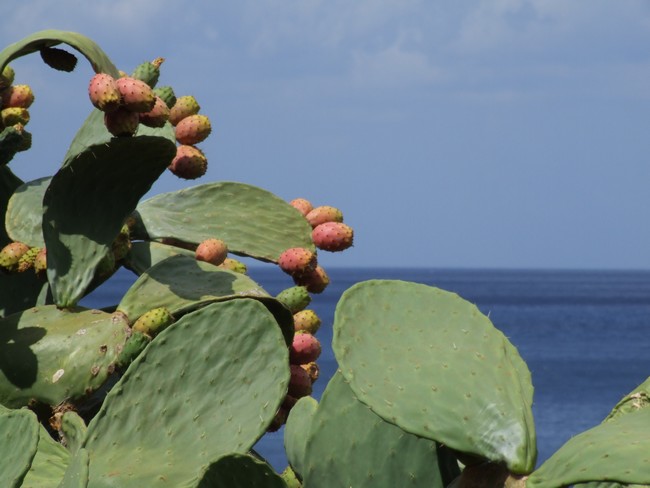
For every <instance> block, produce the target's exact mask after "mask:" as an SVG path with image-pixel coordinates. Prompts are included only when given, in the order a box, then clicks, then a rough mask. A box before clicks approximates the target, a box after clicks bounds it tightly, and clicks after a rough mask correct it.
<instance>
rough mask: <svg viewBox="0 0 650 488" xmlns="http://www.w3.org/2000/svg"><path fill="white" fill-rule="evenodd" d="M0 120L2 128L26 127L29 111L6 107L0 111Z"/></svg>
mask: <svg viewBox="0 0 650 488" xmlns="http://www.w3.org/2000/svg"><path fill="white" fill-rule="evenodd" d="M0 120H2V125H3V126H4V127H9V126H10V125H16V124H20V125H27V123H28V122H29V111H28V110H27V109H26V108H22V107H7V108H3V109H2V111H0Z"/></svg>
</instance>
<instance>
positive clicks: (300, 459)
mask: <svg viewBox="0 0 650 488" xmlns="http://www.w3.org/2000/svg"><path fill="white" fill-rule="evenodd" d="M317 408H318V402H317V401H316V400H315V399H314V398H312V397H310V396H305V397H302V398H301V399H299V400H298V402H296V404H295V405H294V406H293V408H292V409H291V411H290V412H289V418H288V419H287V424H286V425H285V428H284V450H285V451H286V453H287V459H288V460H289V464H290V465H291V467H292V468H293V470H294V471H295V472H297V473H298V474H302V473H303V470H304V466H305V462H304V459H305V445H306V443H307V437H308V436H309V430H310V428H311V422H312V419H313V418H314V414H315V413H316V409H317Z"/></svg>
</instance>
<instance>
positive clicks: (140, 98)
mask: <svg viewBox="0 0 650 488" xmlns="http://www.w3.org/2000/svg"><path fill="white" fill-rule="evenodd" d="M116 83H117V89H118V90H119V91H120V95H122V106H123V107H124V108H126V109H127V110H130V111H131V112H149V111H150V110H151V109H153V106H154V104H155V103H156V96H155V95H154V94H153V90H152V89H151V87H150V86H149V85H147V84H146V83H145V82H144V81H141V80H136V79H135V78H132V77H130V76H125V77H123V78H119V79H118V80H117V81H116Z"/></svg>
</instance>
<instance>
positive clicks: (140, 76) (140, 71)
mask: <svg viewBox="0 0 650 488" xmlns="http://www.w3.org/2000/svg"><path fill="white" fill-rule="evenodd" d="M164 61H165V58H156V59H154V60H153V61H151V62H149V61H146V62H144V63H141V64H139V65H138V66H136V67H135V70H133V73H132V74H131V77H132V78H135V79H136V80H140V81H144V82H145V83H146V84H147V85H149V86H150V87H151V88H153V87H154V86H156V83H158V78H159V77H160V65H161V64H163V62H164Z"/></svg>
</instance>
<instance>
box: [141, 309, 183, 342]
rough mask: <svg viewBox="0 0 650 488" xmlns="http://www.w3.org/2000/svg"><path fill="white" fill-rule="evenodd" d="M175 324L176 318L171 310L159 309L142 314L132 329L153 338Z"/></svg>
mask: <svg viewBox="0 0 650 488" xmlns="http://www.w3.org/2000/svg"><path fill="white" fill-rule="evenodd" d="M173 323H174V317H173V316H172V314H171V313H170V312H169V310H167V308H165V307H158V308H154V309H151V310H149V311H148V312H145V313H144V314H142V315H141V316H140V317H139V318H138V320H136V321H135V323H134V324H133V327H131V328H132V329H133V330H134V331H135V332H140V333H142V334H146V335H148V336H150V337H153V336H155V335H156V334H158V333H159V332H162V331H163V330H164V329H166V328H167V327H169V326H170V325H171V324H173Z"/></svg>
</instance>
